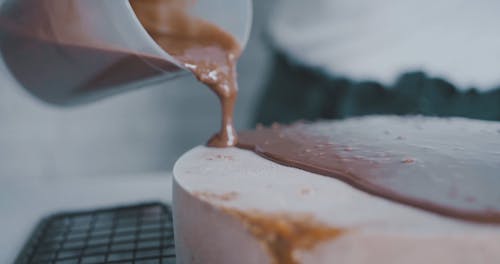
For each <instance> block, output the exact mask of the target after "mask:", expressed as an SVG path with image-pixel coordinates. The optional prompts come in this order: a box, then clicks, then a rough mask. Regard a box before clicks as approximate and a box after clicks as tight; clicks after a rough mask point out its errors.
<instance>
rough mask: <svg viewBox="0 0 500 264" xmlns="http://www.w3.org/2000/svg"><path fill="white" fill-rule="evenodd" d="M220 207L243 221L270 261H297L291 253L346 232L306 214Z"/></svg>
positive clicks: (284, 263)
mask: <svg viewBox="0 0 500 264" xmlns="http://www.w3.org/2000/svg"><path fill="white" fill-rule="evenodd" d="M222 210H223V211H224V212H226V213H228V214H229V215H232V216H233V217H235V218H236V219H239V220H240V221H242V222H243V223H244V224H245V228H246V229H247V230H248V232H249V233H250V234H251V235H252V236H254V237H255V238H256V239H258V240H259V241H260V242H261V244H262V245H263V246H264V248H265V250H266V251H267V252H268V254H269V256H270V257H271V260H272V261H273V262H272V263H273V264H299V262H298V261H297V259H296V258H295V257H294V252H295V251H297V250H311V249H313V248H314V247H315V246H317V245H318V244H320V243H322V242H325V241H328V240H332V239H336V238H338V237H339V236H341V235H343V234H344V233H345V232H346V230H343V229H340V228H335V227H331V226H328V225H326V224H324V223H322V222H320V221H318V220H316V219H315V218H314V217H313V216H312V215H309V214H291V213H272V214H270V213H264V212H260V211H241V210H237V209H229V208H223V209H222Z"/></svg>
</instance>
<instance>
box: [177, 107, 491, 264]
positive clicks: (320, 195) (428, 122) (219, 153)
mask: <svg viewBox="0 0 500 264" xmlns="http://www.w3.org/2000/svg"><path fill="white" fill-rule="evenodd" d="M297 126H299V127H300V126H302V128H301V131H305V130H306V129H305V128H311V127H313V128H315V129H314V131H316V132H318V131H322V133H323V135H324V134H325V133H326V132H327V133H331V134H332V138H334V140H333V141H332V142H334V143H332V145H335V147H338V148H336V155H339V156H336V158H338V159H342V158H349V157H355V158H356V160H359V159H358V158H359V157H360V156H362V158H363V159H362V160H364V161H366V162H368V163H369V164H376V166H374V168H375V169H373V171H375V172H377V171H382V172H384V173H385V174H386V175H382V176H380V177H381V178H383V179H385V180H384V181H381V182H383V183H384V184H387V186H391V184H393V183H398V184H404V183H405V181H406V183H408V184H409V185H410V186H416V187H415V188H416V189H418V188H421V189H426V188H427V187H425V186H422V182H418V180H415V183H412V181H413V180H412V179H421V178H422V179H425V178H426V176H429V177H427V178H428V179H432V180H433V181H435V183H434V184H430V185H436V186H428V189H429V190H430V191H429V190H426V191H427V193H426V192H425V191H423V192H420V193H424V194H425V195H428V197H424V198H421V199H413V200H412V199H410V198H415V197H417V198H418V194H419V192H418V190H417V191H415V192H414V193H412V192H411V191H409V192H408V195H407V196H408V199H406V200H405V199H400V198H398V197H397V196H391V195H385V194H383V193H381V192H373V191H370V189H369V188H368V189H367V188H365V187H363V185H362V184H356V183H353V182H349V180H346V179H345V178H342V177H326V176H328V175H324V174H320V173H313V172H310V171H306V170H303V169H300V168H295V167H297V166H295V165H296V164H295V165H292V166H285V165H282V164H280V163H278V162H280V159H279V157H278V156H273V155H272V154H273V153H272V151H266V149H265V147H263V146H256V148H255V150H256V153H258V154H260V155H257V154H256V153H255V152H252V151H250V150H246V149H243V148H249V147H248V145H245V142H246V141H248V140H249V138H251V135H252V133H254V132H248V133H249V134H247V133H246V132H243V133H241V134H240V136H241V139H240V140H242V142H243V143H242V144H240V148H225V149H219V148H208V147H205V146H199V147H196V148H194V149H193V150H191V151H189V152H187V153H186V154H185V155H183V156H182V157H181V158H180V159H179V160H178V162H177V164H176V165H175V168H174V183H173V184H174V187H173V214H174V226H175V239H176V251H177V258H178V263H207V264H210V263H220V264H223V263H239V264H257V263H259V264H260V263H269V264H276V263H280V264H281V263H283V264H296V263H305V264H309V263H311V264H312V263H314V264H322V263H336V264H338V263H340V264H342V263H408V264H410V263H412V264H413V263H415V264H416V263H441V264H446V263H453V264H455V263H500V250H499V249H500V224H499V218H498V216H499V212H500V210H499V208H498V206H499V205H498V204H500V192H498V193H496V192H495V190H496V189H498V186H500V185H499V183H500V175H499V174H500V173H498V172H500V125H499V123H495V122H486V121H477V120H469V119H461V118H450V119H441V118H424V117H391V116H373V117H363V118H352V119H348V120H344V121H334V122H320V123H315V124H298V125H294V126H292V127H297ZM286 129H289V128H286ZM286 129H281V130H280V128H269V129H267V132H266V133H271V132H272V131H279V135H280V138H284V139H286V140H288V139H290V138H291V136H290V135H289V134H286V132H287V130H286ZM264 131H266V130H264ZM325 131H326V132H325ZM283 132H284V134H283ZM316 136H317V135H316ZM287 137H288V138H287ZM270 140H271V139H270ZM265 143H266V144H270V145H272V144H273V142H265ZM275 143H276V142H275ZM339 149H340V150H341V151H340V150H339ZM368 150H370V151H371V152H369V151H368ZM375 150H376V151H375ZM290 151H292V149H290ZM342 151H343V152H342ZM312 152H314V153H315V154H314V155H312V154H311V156H310V157H315V158H314V159H319V156H322V155H320V153H324V152H320V151H318V150H313V151H312ZM375 152H376V153H379V154H380V155H372V154H374V153H375ZM339 153H345V154H339ZM274 154H276V153H274ZM323 155H325V154H323ZM343 155H344V156H343ZM377 157H380V159H378V158H377ZM270 158H271V159H273V160H274V161H271V160H269V159H270ZM275 161H278V162H275ZM396 161H397V162H396ZM332 162H333V161H332ZM384 162H387V163H384ZM298 163H300V162H297V164H298ZM368 163H367V164H368ZM388 163H391V164H396V163H397V164H400V165H397V166H384V164H388ZM356 164H359V163H356ZM377 164H378V165H377ZM439 164H440V165H439ZM408 172H410V173H413V174H412V175H409V174H408ZM354 173H358V174H360V173H361V172H359V171H357V172H356V170H355V168H354ZM361 174H362V173H361ZM366 175H368V176H373V177H375V176H377V175H376V173H373V174H366ZM366 175H365V176H366ZM399 175H405V177H406V178H407V180H405V181H401V179H402V178H404V177H402V176H401V177H400V178H398V177H399ZM358 176H359V175H358ZM361 176H363V175H361ZM408 176H410V177H408ZM377 177H379V176H377ZM417 177H418V178H417ZM391 179H392V180H391ZM408 179H409V180H408ZM448 179H453V182H454V183H452V184H451V188H450V190H449V192H447V193H446V194H445V195H443V197H444V198H441V197H438V196H436V197H434V196H433V195H435V194H433V192H432V190H437V191H439V186H440V184H441V186H448V185H446V184H445V183H440V182H446V181H448ZM461 179H464V180H461ZM471 179H476V180H473V181H471ZM391 181H392V182H391ZM462 182H465V183H467V184H466V185H467V186H462V185H461V183H462ZM471 182H473V183H474V184H470V183H471ZM455 183H456V185H455ZM495 183H496V185H495ZM464 185H465V184H464ZM394 186H396V188H400V187H397V185H394V184H393V186H392V187H394ZM407 187H408V186H403V187H401V188H400V190H406V189H405V188H407ZM471 193H472V194H474V195H471ZM403 198H404V196H403ZM426 198H428V200H426ZM415 201H418V202H415ZM433 203H435V204H434V205H432V204H433ZM486 205H488V206H486Z"/></svg>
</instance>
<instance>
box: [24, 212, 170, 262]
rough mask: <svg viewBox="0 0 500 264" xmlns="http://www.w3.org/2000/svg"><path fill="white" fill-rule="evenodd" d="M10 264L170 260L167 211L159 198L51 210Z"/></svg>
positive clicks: (168, 214)
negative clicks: (87, 208)
mask: <svg viewBox="0 0 500 264" xmlns="http://www.w3.org/2000/svg"><path fill="white" fill-rule="evenodd" d="M15 263H16V264H35V263H36V264H107V263H120V264H175V249H174V233H173V226H172V214H171V211H170V209H169V208H168V207H166V206H165V205H163V204H161V203H147V204H140V205H133V206H126V207H115V208H106V209H99V210H91V211H82V212H71V213H61V214H56V215H53V216H51V217H48V218H46V219H44V220H42V221H41V222H40V223H39V225H38V226H37V228H36V229H35V231H34V232H33V234H32V236H31V238H30V239H29V240H28V242H27V243H26V245H25V247H24V249H23V250H22V251H21V254H20V255H19V257H18V258H17V260H16V262H15Z"/></svg>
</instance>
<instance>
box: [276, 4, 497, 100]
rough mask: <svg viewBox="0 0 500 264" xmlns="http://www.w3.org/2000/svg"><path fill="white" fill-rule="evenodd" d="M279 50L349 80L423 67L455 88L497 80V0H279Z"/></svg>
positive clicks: (386, 79) (386, 78)
mask: <svg viewBox="0 0 500 264" xmlns="http://www.w3.org/2000/svg"><path fill="white" fill-rule="evenodd" d="M274 11H275V12H274V13H273V15H272V17H271V35H272V36H273V39H274V42H275V44H276V45H277V46H278V48H280V49H282V50H284V51H285V52H286V53H287V54H288V55H289V56H291V57H292V58H294V59H296V60H297V61H299V62H300V63H303V64H306V65H309V66H316V67H320V68H322V69H323V70H325V71H326V72H328V73H330V74H332V75H336V76H344V77H350V78H353V79H355V80H374V81H378V82H382V83H384V84H390V83H392V82H393V81H394V80H395V79H396V78H397V77H398V76H399V75H400V74H401V73H403V72H408V71H424V72H426V73H427V74H428V75H430V76H433V77H441V78H444V79H446V80H448V81H450V82H451V83H453V84H454V85H456V86H457V87H458V88H460V89H468V88H470V87H471V86H473V87H475V88H478V89H480V90H482V91H485V90H488V89H492V88H497V87H499V86H500V1H498V0H477V1H471V0H432V1H431V0H419V1H415V0H377V1H373V0H280V1H278V3H277V6H276V9H275V10H274Z"/></svg>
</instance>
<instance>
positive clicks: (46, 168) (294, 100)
mask: <svg viewBox="0 0 500 264" xmlns="http://www.w3.org/2000/svg"><path fill="white" fill-rule="evenodd" d="M5 1H21V0H0V4H3V3H5ZM23 1H24V2H25V3H26V2H28V3H31V4H33V3H39V2H41V0H23ZM30 1H31V2H30ZM86 1H87V0H81V2H80V3H87V2H86ZM89 1H90V0H89ZM96 1H97V0H96ZM144 1H146V0H144ZM151 1H152V0H151ZM199 1H211V0H199ZM45 2H46V3H50V4H52V6H51V7H53V8H56V9H57V8H59V5H58V4H59V3H68V2H69V1H68V2H64V1H56V0H53V2H51V0H45ZM56 2H57V3H56ZM109 2H113V1H109ZM54 3H56V4H54ZM253 8H254V10H253V16H254V17H253V27H252V32H251V35H250V40H249V42H248V44H247V47H246V49H245V51H244V53H243V56H242V57H241V59H240V61H239V64H238V81H239V97H238V102H237V104H236V112H235V123H236V127H237V129H239V130H242V129H248V128H251V127H253V126H255V125H256V123H263V124H266V125H269V124H271V123H272V122H280V123H290V122H293V121H296V120H300V119H306V120H317V119H342V118H347V117H351V116H361V115H372V114H397V115H427V116H461V117H468V118H476V119H483V120H496V121H498V120H500V34H498V32H499V31H498V25H499V24H500V16H498V11H499V10H500V1H496V0H484V1H468V0H433V1H430V0H428V1H414V0H383V1H369V0H310V1H304V0H253ZM35 11H36V12H38V10H35ZM36 12H35V14H36ZM59 13H63V14H64V12H59ZM65 15H66V16H68V17H69V18H70V19H71V14H65ZM14 18H15V19H20V20H21V21H22V20H23V17H18V16H15V14H14ZM0 22H5V21H0ZM52 26H54V25H52ZM0 44H1V43H0ZM29 44H30V43H28V45H27V46H30V45H29ZM35 47H37V46H36V45H35ZM0 48H1V45H0ZM21 50H22V49H21ZM36 52H38V53H43V52H40V51H39V50H38V51H36ZM8 55H9V56H8V57H10V62H11V63H12V62H13V63H15V62H16V58H17V57H16V55H18V54H8ZM59 55H60V54H59ZM64 55H65V54H63V56H62V57H64ZM42 57H43V56H42ZM48 57H50V55H48ZM4 58H6V56H4ZM2 61H3V60H2ZM69 61H71V57H70V60H69ZM25 62H26V61H25ZM34 63H35V62H34ZM36 63H38V65H40V63H41V64H42V66H43V63H44V60H41V62H40V61H38V62H36ZM27 65H28V66H32V65H30V62H29V61H27ZM21 68H22V69H21V70H23V69H24V68H23V67H21ZM31 68H32V69H33V68H36V67H35V66H33V67H31ZM45 70H46V73H47V72H50V68H49V67H47V68H46V69H45ZM7 72H8V69H7V67H6V64H4V63H3V62H1V63H0V73H1V74H0V226H1V227H3V230H2V237H1V238H0V248H1V249H2V250H5V252H7V253H4V252H2V250H0V262H1V263H10V260H12V259H14V257H15V256H16V254H17V252H18V250H19V249H20V247H21V245H22V244H23V242H24V240H23V239H25V238H26V237H27V236H28V235H29V230H30V228H32V227H33V226H34V225H35V224H36V221H38V219H39V218H40V217H41V216H42V215H47V214H48V213H51V212H55V211H60V210H63V209H64V210H66V209H71V210H74V209H75V208H92V207H96V206H101V205H109V204H122V203H128V202H132V201H144V200H151V199H154V200H160V201H164V202H169V200H170V197H171V195H170V191H171V186H170V182H171V179H170V178H169V175H170V172H171V170H172V167H173V165H174V163H175V161H176V160H177V159H178V158H179V157H180V156H181V155H182V154H183V153H184V152H186V151H187V150H189V149H191V148H193V147H195V146H197V145H202V144H204V143H205V142H206V141H207V139H208V138H209V137H210V136H211V135H212V134H213V133H214V132H216V131H217V130H218V128H219V126H220V109H219V103H218V102H217V98H216V97H215V96H214V94H213V93H212V92H211V91H209V89H208V88H207V87H205V86H204V85H202V84H200V83H198V82H197V81H196V80H195V79H194V78H193V77H191V76H188V75H186V76H185V77H182V78H178V79H175V80H173V81H170V82H169V83H168V84H166V85H165V84H156V85H153V86H150V87H145V88H143V89H136V90H133V91H129V92H125V93H120V94H117V95H115V96H111V97H107V98H105V99H103V100H99V101H96V102H93V103H90V104H83V105H79V106H76V107H55V106H52V105H48V104H46V103H44V102H42V101H40V100H38V99H36V98H35V97H33V96H32V95H31V94H29V93H28V92H27V91H26V90H25V89H23V88H22V87H21V86H20V85H19V83H18V82H17V81H16V80H15V79H14V77H12V76H11V75H10V74H7ZM56 74H57V73H56ZM42 77H43V76H42ZM42 79H43V78H42ZM48 79H50V78H48ZM58 80H59V79H58ZM499 132H500V131H499ZM457 133H459V131H457ZM12 227H15V228H12Z"/></svg>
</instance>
